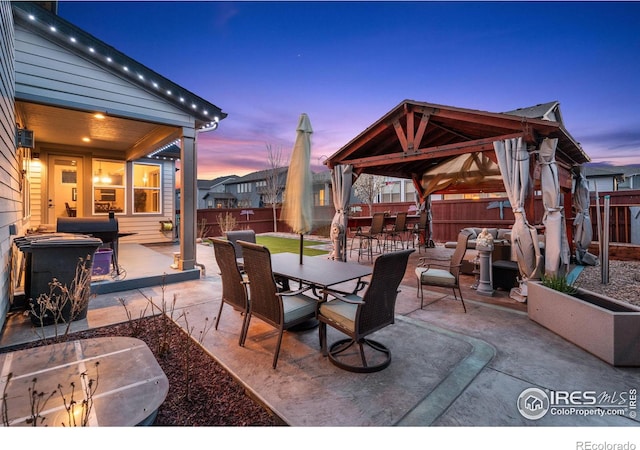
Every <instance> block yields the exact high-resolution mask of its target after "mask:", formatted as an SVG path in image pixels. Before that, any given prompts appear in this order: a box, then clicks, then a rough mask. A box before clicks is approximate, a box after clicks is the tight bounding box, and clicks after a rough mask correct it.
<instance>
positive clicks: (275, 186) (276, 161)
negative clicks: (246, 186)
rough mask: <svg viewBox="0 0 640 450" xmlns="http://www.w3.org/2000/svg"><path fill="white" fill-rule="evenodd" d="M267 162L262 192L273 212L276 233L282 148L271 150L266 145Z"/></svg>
mask: <svg viewBox="0 0 640 450" xmlns="http://www.w3.org/2000/svg"><path fill="white" fill-rule="evenodd" d="M267 162H268V164H269V168H268V169H267V173H266V180H265V181H266V186H265V191H264V202H265V203H266V204H268V205H269V204H270V205H271V209H272V211H273V231H278V217H277V213H276V212H277V208H278V196H279V195H280V192H281V190H282V188H281V186H280V174H281V173H282V168H283V166H284V158H283V156H282V147H278V148H277V149H276V148H273V147H272V146H271V144H267Z"/></svg>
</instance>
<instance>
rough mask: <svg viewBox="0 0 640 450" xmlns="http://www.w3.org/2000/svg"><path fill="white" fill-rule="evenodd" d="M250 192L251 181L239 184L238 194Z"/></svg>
mask: <svg viewBox="0 0 640 450" xmlns="http://www.w3.org/2000/svg"><path fill="white" fill-rule="evenodd" d="M248 192H251V183H240V184H238V194H246V193H248Z"/></svg>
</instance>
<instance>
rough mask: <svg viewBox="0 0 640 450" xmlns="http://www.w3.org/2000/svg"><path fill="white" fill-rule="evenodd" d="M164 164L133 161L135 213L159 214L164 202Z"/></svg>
mask: <svg viewBox="0 0 640 450" xmlns="http://www.w3.org/2000/svg"><path fill="white" fill-rule="evenodd" d="M161 173H162V166H161V165H160V164H154V163H139V162H134V163H133V213H134V214H158V213H160V205H161V204H162V183H161V179H162V177H161Z"/></svg>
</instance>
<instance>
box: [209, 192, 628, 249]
mask: <svg viewBox="0 0 640 450" xmlns="http://www.w3.org/2000/svg"><path fill="white" fill-rule="evenodd" d="M599 195H600V208H601V213H602V214H603V213H604V204H603V203H604V202H603V198H604V196H605V195H608V196H609V197H610V219H609V242H611V243H615V244H631V245H640V190H630V191H629V190H628V191H616V192H604V193H600V194H599ZM412 205H413V202H394V203H375V204H374V205H373V209H372V210H373V212H374V213H376V212H388V213H389V214H391V215H395V214H396V213H398V212H402V211H409V208H410V207H411V206H412ZM351 206H352V207H354V208H352V209H359V211H357V212H352V213H351V215H354V216H369V215H370V213H369V207H368V206H367V205H366V204H353V205H351ZM334 212H335V210H334V208H333V206H318V207H316V208H315V209H314V230H313V231H312V234H317V235H321V236H328V235H329V225H330V224H331V220H332V218H333V215H334ZM226 214H230V215H231V216H232V217H233V218H234V219H235V220H236V227H235V229H238V230H241V229H252V230H254V231H255V232H256V233H267V232H272V231H274V227H273V210H272V209H271V208H244V209H243V208H220V209H199V210H198V212H197V223H198V224H199V226H198V228H199V230H198V232H199V234H201V233H200V231H201V229H202V228H203V224H204V227H206V229H205V230H203V233H204V235H206V236H220V235H221V234H222V233H221V232H220V227H219V225H218V217H219V216H223V217H224V216H225V215H226ZM411 214H413V212H411ZM432 214H433V239H434V241H436V242H446V241H455V240H456V238H457V236H458V233H459V232H460V230H461V229H462V228H466V227H478V228H484V227H487V228H509V227H510V226H511V225H513V222H514V217H513V211H512V209H511V206H510V205H509V203H508V201H507V198H483V199H462V200H434V201H433V202H432ZM590 215H591V221H592V224H593V240H594V241H596V240H597V239H598V233H597V215H596V200H595V194H594V193H592V194H591V207H590ZM543 216H544V209H543V206H542V199H541V198H540V197H536V199H535V202H534V217H527V220H528V221H529V223H531V224H532V225H536V226H538V225H540V226H541V225H542V219H543ZM565 216H566V217H568V226H570V227H573V219H574V217H575V214H574V212H573V209H572V208H571V207H569V208H566V209H565ZM276 217H277V218H278V220H277V231H279V232H290V231H291V229H290V228H289V226H288V225H287V224H286V223H284V222H282V221H280V220H279V218H280V208H278V209H277V210H276Z"/></svg>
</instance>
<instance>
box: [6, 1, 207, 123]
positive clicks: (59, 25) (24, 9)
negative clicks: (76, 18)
mask: <svg viewBox="0 0 640 450" xmlns="http://www.w3.org/2000/svg"><path fill="white" fill-rule="evenodd" d="M16 9H17V11H18V13H20V14H22V17H26V18H28V19H29V20H30V21H32V22H35V23H36V24H37V25H36V26H40V27H43V28H46V29H48V30H49V31H50V32H51V33H56V34H59V35H60V34H63V35H68V37H67V38H66V39H68V42H71V43H73V44H77V43H79V42H80V43H82V40H85V44H86V43H87V42H86V41H89V42H90V43H94V42H95V39H94V38H92V37H91V36H89V35H87V36H85V38H86V39H82V36H80V37H78V36H76V35H75V34H76V33H77V32H78V30H79V29H77V28H76V27H75V26H73V25H67V24H66V23H65V21H64V20H63V19H62V18H59V17H57V16H53V17H51V18H49V17H47V19H46V20H47V22H48V24H47V23H44V21H43V22H40V21H39V20H38V17H37V16H36V14H34V12H33V11H34V10H33V6H32V5H29V4H27V3H26V2H25V4H21V3H16ZM52 21H54V22H55V25H54V24H52V23H51V22H52ZM71 27H73V30H72V29H71ZM71 33H73V34H74V35H71ZM80 33H83V32H82V30H80ZM84 48H85V49H86V50H85V51H88V52H89V53H91V54H94V55H95V54H100V53H101V52H102V53H112V52H113V48H111V47H108V46H104V45H102V44H101V43H100V42H99V41H98V45H95V46H93V45H87V46H86V47H84ZM103 57H104V58H105V59H104V60H105V61H107V62H108V63H113V62H114V60H113V58H112V56H104V55H103ZM122 57H123V59H125V58H126V61H131V60H130V59H129V58H128V57H126V55H122ZM133 62H134V65H135V66H138V64H137V63H136V62H135V61H133ZM121 67H122V70H123V71H124V72H126V73H128V74H131V68H130V67H129V66H128V65H126V64H123V65H122V66H121ZM141 68H143V69H146V68H145V67H144V66H141ZM138 70H139V69H137V70H136V71H135V72H136V73H135V75H134V76H136V78H137V79H138V80H139V82H148V83H149V84H150V85H151V86H152V87H154V88H155V89H158V90H162V91H164V92H165V93H166V95H167V96H168V97H173V95H174V90H173V89H171V88H166V89H164V88H162V86H161V83H158V82H157V81H151V80H149V81H147V80H146V79H145V76H144V75H143V74H142V73H140V72H138ZM131 75H133V74H131ZM166 81H167V82H168V83H171V82H170V81H169V80H166ZM188 94H189V95H187V97H189V98H188V99H187V98H185V96H179V97H178V100H179V101H180V103H186V104H190V105H191V109H192V110H193V111H198V110H199V109H198V103H197V101H198V100H199V99H198V98H196V99H195V100H196V101H193V99H192V95H191V94H190V93H188ZM187 102H188V103H187ZM200 113H201V114H202V115H204V116H207V117H208V116H209V111H208V110H207V109H205V108H204V107H203V108H202V109H201V110H200ZM219 120H220V119H219V118H218V117H215V118H214V119H213V122H208V123H206V124H205V125H203V126H202V127H201V128H200V129H201V130H210V129H215V128H217V126H218V122H219Z"/></svg>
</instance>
